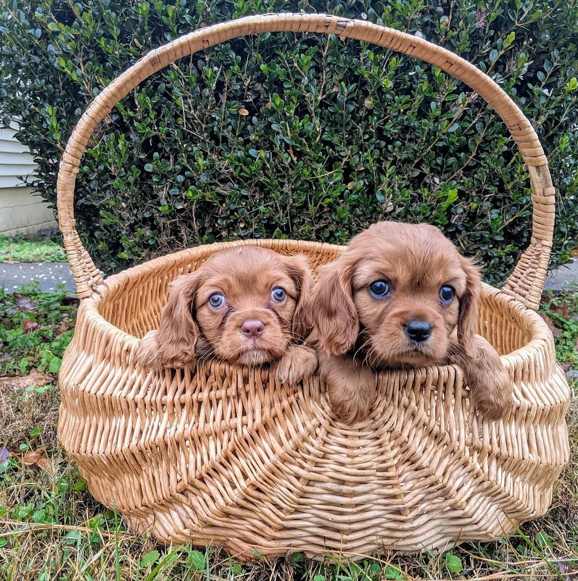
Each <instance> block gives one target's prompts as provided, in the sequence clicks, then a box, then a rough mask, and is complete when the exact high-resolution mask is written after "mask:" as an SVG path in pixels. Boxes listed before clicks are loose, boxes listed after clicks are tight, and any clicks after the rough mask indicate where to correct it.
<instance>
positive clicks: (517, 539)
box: [0, 300, 578, 581]
mask: <svg viewBox="0 0 578 581" xmlns="http://www.w3.org/2000/svg"><path fill="white" fill-rule="evenodd" d="M576 302H577V303H578V300H577V301H576ZM572 388H573V390H574V395H575V396H576V395H578V381H574V382H573V383H572ZM58 403H59V395H58V391H57V389H56V388H55V387H54V385H52V387H50V386H49V385H48V386H43V387H40V388H26V387H23V385H22V383H20V384H16V383H15V382H12V383H10V382H5V384H4V386H3V387H0V580H14V581H21V580H28V579H30V580H35V581H36V580H39V581H49V580H50V581H52V580H54V581H80V580H83V581H89V580H99V581H100V580H102V581H104V580H115V581H119V580H123V581H124V580H131V581H132V580H139V581H143V580H147V581H152V580H169V579H171V580H179V581H180V580H188V579H191V580H192V579H205V580H211V581H217V580H221V579H222V580H225V579H226V580H233V579H236V580H243V581H265V580H271V581H275V580H279V581H281V580H282V581H285V580H290V579H312V580H314V581H325V580H326V581H329V580H335V581H350V580H351V581H355V580H365V581H370V580H375V581H377V580H378V579H452V578H453V579H455V578H467V579H478V580H484V579H536V580H541V579H578V403H577V402H576V400H575V401H574V402H573V403H572V406H571V409H570V412H569V414H568V423H569V429H570V433H571V445H572V459H571V463H570V464H569V466H568V467H567V468H566V470H565V472H564V474H563V476H562V478H561V480H560V481H559V482H558V483H557V485H556V488H555V498H554V502H553V504H552V509H551V510H550V512H549V513H548V514H547V515H546V516H545V517H543V518H541V519H539V520H537V521H534V522H531V523H527V524H526V525H524V526H523V527H522V528H521V529H520V530H519V531H518V533H517V534H515V535H512V536H511V537H510V538H509V539H504V540H500V541H497V542H494V543H468V544H465V545H462V546H460V547H455V548H453V549H452V550H451V551H449V552H446V553H443V554H428V553H423V554H419V555H412V556H395V555H382V556H381V558H380V559H369V558H368V559H366V560H363V561H362V562H361V563H359V564H357V565H352V564H348V563H346V562H343V563H342V562H339V560H337V559H335V558H333V559H332V560H328V562H327V563H325V564H319V563H315V562H311V561H308V560H306V559H304V558H303V556H302V555H300V554H296V555H292V556H290V557H287V558H285V559H277V560H272V561H266V560H256V561H254V562H251V563H243V562H240V561H239V560H238V559H236V558H235V557H234V556H230V555H228V554H227V553H226V552H225V551H223V550H219V549H216V548H209V549H206V550H205V549H202V550H195V549H193V548H191V547H188V546H179V547H168V548H159V547H156V546H155V544H154V541H153V540H152V539H151V538H147V537H139V536H136V535H134V534H132V533H130V532H127V531H126V530H125V529H124V527H123V526H122V521H121V519H120V517H118V515H116V514H115V513H114V512H113V511H110V510H106V509H105V508H104V507H103V506H102V505H99V504H98V503H97V502H96V501H94V500H93V499H92V497H91V496H90V495H89V493H88V491H87V490H86V483H85V482H84V480H83V479H82V478H81V477H80V476H79V474H78V472H77V470H76V468H75V467H74V466H73V465H72V464H71V463H70V462H69V461H68V460H67V459H66V457H65V454H64V452H63V450H62V449H61V448H60V447H59V446H58V444H57V441H56V419H57V412H58ZM6 449H7V450H9V451H10V452H11V453H12V456H11V457H9V458H7V459H4V458H3V456H2V454H4V455H5V454H6ZM31 450H34V451H37V452H38V451H39V454H37V455H36V456H33V455H30V451H31ZM43 450H44V451H45V452H46V454H44V453H43ZM456 559H457V561H456ZM458 565H459V566H458ZM460 566H461V568H462V570H461V572H460V573H458V572H457V569H459V568H460Z"/></svg>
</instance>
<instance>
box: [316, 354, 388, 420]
mask: <svg viewBox="0 0 578 581" xmlns="http://www.w3.org/2000/svg"><path fill="white" fill-rule="evenodd" d="M319 367H320V370H321V376H322V377H323V379H324V380H325V381H326V383H327V395H328V396H329V403H330V404H331V409H332V410H333V412H334V413H335V415H336V416H337V417H338V418H339V419H340V420H341V421H342V422H345V423H348V424H352V423H355V422H359V421H361V420H364V419H365V418H367V416H368V415H369V410H370V409H371V406H372V405H373V403H374V402H375V398H376V396H377V390H376V375H375V372H374V371H372V370H371V369H369V368H367V367H362V366H360V365H356V364H355V363H354V362H353V361H352V360H351V359H350V358H348V357H330V358H328V359H326V358H325V357H322V358H321V359H320V365H319Z"/></svg>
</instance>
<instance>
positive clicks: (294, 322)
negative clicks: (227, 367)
mask: <svg viewBox="0 0 578 581" xmlns="http://www.w3.org/2000/svg"><path fill="white" fill-rule="evenodd" d="M312 285H313V279H312V276H311V271H310V270H309V267H308V265H307V260H306V259H305V257H304V256H301V255H298V256H282V255H280V254H277V253H276V252H273V251H272V250H266V249H264V248H258V247H254V246H242V247H239V248H234V249H231V250H224V251H221V252H218V253H216V254H214V255H212V256H211V257H210V258H209V259H208V260H207V261H206V262H205V263H204V264H203V265H202V266H201V267H200V268H199V269H198V270H197V271H195V272H193V273H191V274H187V275H184V276H181V277H179V278H177V279H176V280H175V281H174V282H173V283H172V284H171V289H170V292H169V298H168V302H167V304H166V306H165V307H164V309H163V311H162V315H161V323H160V326H159V329H158V331H151V332H150V333H148V334H147V335H146V336H145V337H144V338H143V339H142V340H141V342H140V345H139V348H138V352H137V358H138V361H139V362H140V364H141V365H143V366H145V367H173V368H181V367H184V366H185V365H193V364H194V362H195V359H196V358H198V357H202V358H208V357H212V358H216V359H219V360H222V361H228V362H230V363H233V364H241V365H262V364H264V363H271V364H272V365H273V372H274V374H275V375H276V377H278V378H279V380H281V381H284V382H288V383H290V384H293V383H296V382H298V381H301V380H302V379H304V378H307V377H309V376H311V375H312V374H313V373H314V372H315V370H316V368H317V355H316V353H315V351H314V350H313V349H311V348H310V347H307V346H305V345H302V344H301V345H299V344H298V343H300V342H302V340H303V339H304V337H305V334H306V331H307V328H306V324H305V315H304V306H305V303H306V301H307V299H308V298H309V293H310V291H311V288H312Z"/></svg>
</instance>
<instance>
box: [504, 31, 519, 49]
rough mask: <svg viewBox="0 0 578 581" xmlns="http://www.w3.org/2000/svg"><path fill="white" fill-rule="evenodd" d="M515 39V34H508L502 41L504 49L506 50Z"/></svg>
mask: <svg viewBox="0 0 578 581" xmlns="http://www.w3.org/2000/svg"><path fill="white" fill-rule="evenodd" d="M515 39H516V33H515V32H514V31H512V32H510V34H508V36H507V37H506V40H505V41H504V48H508V47H509V46H510V45H511V44H512V43H513V42H514V40H515Z"/></svg>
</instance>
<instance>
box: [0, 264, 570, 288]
mask: <svg viewBox="0 0 578 581" xmlns="http://www.w3.org/2000/svg"><path fill="white" fill-rule="evenodd" d="M35 280H37V281H38V282H39V283H40V288H41V289H42V291H43V292H50V291H54V290H56V288H57V287H58V285H59V284H64V288H65V289H66V290H67V291H75V290H76V289H75V287H74V281H73V279H72V273H71V272H70V268H69V266H68V262H21V263H8V262H0V287H4V288H5V289H6V291H7V292H13V291H14V290H16V289H18V288H20V287H21V286H22V285H23V284H25V283H29V282H32V281H35ZM573 281H574V282H575V283H576V284H578V259H574V262H573V263H571V264H569V265H566V266H562V267H561V268H559V269H557V270H556V271H553V272H551V273H550V274H549V275H548V278H547V279H546V287H545V288H546V290H561V289H562V288H565V286H567V285H568V284H570V283H571V282H573Z"/></svg>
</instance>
